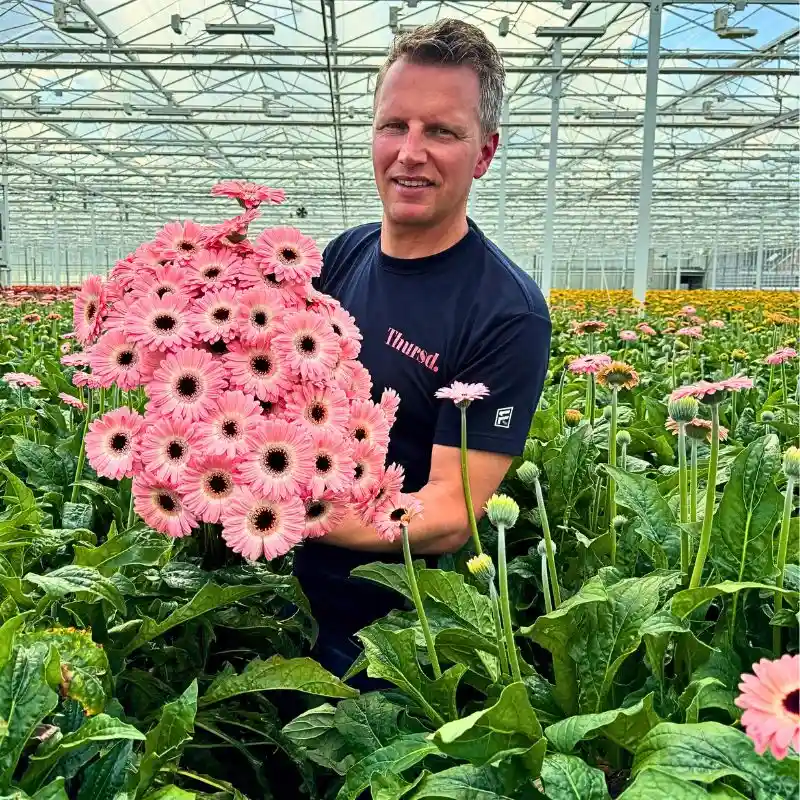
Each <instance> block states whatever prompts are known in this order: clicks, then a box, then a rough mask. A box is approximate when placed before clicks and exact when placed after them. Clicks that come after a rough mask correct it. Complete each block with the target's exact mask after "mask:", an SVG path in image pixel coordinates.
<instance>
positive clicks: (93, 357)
mask: <svg viewBox="0 0 800 800" xmlns="http://www.w3.org/2000/svg"><path fill="white" fill-rule="evenodd" d="M160 360H161V356H160V355H159V354H158V353H154V352H153V351H152V350H148V349H147V348H146V347H143V346H142V345H141V344H140V343H139V342H135V341H131V340H130V339H129V338H128V337H127V336H126V335H125V333H124V332H123V331H122V330H120V329H117V330H110V331H109V332H108V333H104V334H103V335H102V336H101V337H100V338H99V339H98V341H97V343H96V344H95V345H94V346H93V347H92V350H91V353H90V355H89V363H90V364H91V367H92V374H93V375H94V376H95V377H96V378H97V380H98V381H99V382H100V383H101V385H102V386H104V387H105V388H108V387H109V386H111V385H112V384H114V383H116V384H117V386H119V388H120V389H124V390H125V391H130V390H131V389H135V388H136V387H137V386H141V385H142V383H144V382H145V381H147V380H149V378H150V377H151V376H152V374H153V370H154V369H155V368H156V367H157V366H158V364H159V361H160Z"/></svg>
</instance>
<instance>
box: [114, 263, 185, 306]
mask: <svg viewBox="0 0 800 800" xmlns="http://www.w3.org/2000/svg"><path fill="white" fill-rule="evenodd" d="M188 288H189V287H188V285H187V282H186V270H185V268H184V267H182V266H178V265H176V264H159V265H158V266H157V267H156V268H155V269H154V270H142V271H140V272H139V273H138V274H137V276H136V279H135V280H134V281H133V283H132V284H131V290H130V295H131V296H130V299H129V301H128V302H129V303H132V302H134V301H136V300H140V299H141V298H143V297H163V296H164V295H165V294H176V295H186V294H187V290H188Z"/></svg>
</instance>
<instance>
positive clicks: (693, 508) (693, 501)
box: [689, 439, 697, 522]
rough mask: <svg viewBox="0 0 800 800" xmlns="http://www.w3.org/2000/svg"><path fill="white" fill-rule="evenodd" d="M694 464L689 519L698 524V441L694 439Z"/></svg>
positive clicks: (691, 474)
mask: <svg viewBox="0 0 800 800" xmlns="http://www.w3.org/2000/svg"><path fill="white" fill-rule="evenodd" d="M691 446H692V463H691V469H690V471H689V519H691V521H692V522H697V439H692V445H691Z"/></svg>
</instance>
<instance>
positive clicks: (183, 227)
mask: <svg viewBox="0 0 800 800" xmlns="http://www.w3.org/2000/svg"><path fill="white" fill-rule="evenodd" d="M202 238H203V226H202V225H198V224H197V223H196V222H193V221H192V220H190V219H187V220H186V221H185V222H184V223H183V224H181V223H180V222H168V223H167V224H166V225H165V226H164V227H163V228H162V229H161V230H160V231H159V232H158V233H157V234H156V238H155V239H154V241H153V246H154V248H155V249H156V250H157V251H158V254H159V255H160V257H161V258H162V259H167V260H169V261H174V260H177V261H181V262H185V261H188V260H190V259H191V258H192V257H193V256H194V255H195V254H196V253H197V251H198V250H199V249H200V246H201V243H202Z"/></svg>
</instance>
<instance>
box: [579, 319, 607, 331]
mask: <svg viewBox="0 0 800 800" xmlns="http://www.w3.org/2000/svg"><path fill="white" fill-rule="evenodd" d="M607 327H608V323H607V322H601V321H600V320H598V319H586V320H584V321H583V322H576V323H575V324H574V329H575V333H577V334H584V333H602V332H603V331H604V330H605V329H606V328H607Z"/></svg>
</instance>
